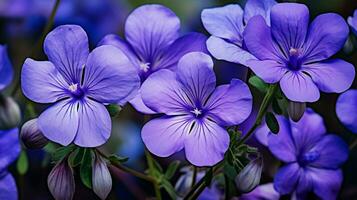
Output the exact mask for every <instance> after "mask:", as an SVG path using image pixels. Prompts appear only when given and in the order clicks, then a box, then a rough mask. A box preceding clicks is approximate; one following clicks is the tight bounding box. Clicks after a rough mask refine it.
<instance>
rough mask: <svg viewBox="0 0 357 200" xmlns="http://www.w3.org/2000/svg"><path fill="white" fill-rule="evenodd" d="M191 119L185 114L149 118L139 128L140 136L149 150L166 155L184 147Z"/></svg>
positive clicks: (162, 155) (159, 154)
mask: <svg viewBox="0 0 357 200" xmlns="http://www.w3.org/2000/svg"><path fill="white" fill-rule="evenodd" d="M192 123H193V121H192V120H191V119H190V118H188V117H187V116H184V115H183V116H174V117H168V116H164V117H160V118H157V119H153V120H150V121H149V122H148V123H146V124H145V125H144V127H143V129H142V130H141V137H142V139H143V141H144V144H145V146H146V147H147V148H148V149H149V151H150V152H151V153H153V154H155V155H157V156H161V157H167V156H170V155H172V154H173V153H175V152H178V151H180V150H181V149H182V148H183V147H184V140H185V138H186V136H187V134H188V133H189V131H190V127H191V126H192Z"/></svg>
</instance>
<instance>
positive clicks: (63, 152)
mask: <svg viewBox="0 0 357 200" xmlns="http://www.w3.org/2000/svg"><path fill="white" fill-rule="evenodd" d="M76 148H77V147H76V146H74V145H69V146H66V147H59V148H57V149H56V150H55V152H54V153H53V154H52V161H54V162H58V161H60V160H62V159H63V158H64V157H66V156H67V155H68V154H69V153H71V152H72V151H74V150H75V149H76Z"/></svg>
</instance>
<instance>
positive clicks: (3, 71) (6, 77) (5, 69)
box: [0, 45, 14, 91]
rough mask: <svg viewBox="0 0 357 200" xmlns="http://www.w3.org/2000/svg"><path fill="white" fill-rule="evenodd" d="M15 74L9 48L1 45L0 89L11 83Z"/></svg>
mask: <svg viewBox="0 0 357 200" xmlns="http://www.w3.org/2000/svg"><path fill="white" fill-rule="evenodd" d="M13 76H14V71H13V69H12V65H11V62H10V59H9V56H8V54H7V48H6V46H3V45H0V91H1V90H3V89H4V88H5V87H7V86H8V85H9V84H10V83H11V81H12V78H13Z"/></svg>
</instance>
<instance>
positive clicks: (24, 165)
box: [16, 151, 29, 175]
mask: <svg viewBox="0 0 357 200" xmlns="http://www.w3.org/2000/svg"><path fill="white" fill-rule="evenodd" d="M16 168H17V171H18V172H19V174H20V175H24V174H26V172H27V171H28V169H29V163H28V158H27V154H26V151H21V153H20V156H19V159H18V160H17V163H16Z"/></svg>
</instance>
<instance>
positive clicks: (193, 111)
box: [190, 108, 202, 117]
mask: <svg viewBox="0 0 357 200" xmlns="http://www.w3.org/2000/svg"><path fill="white" fill-rule="evenodd" d="M190 112H191V113H193V114H195V115H196V117H198V116H199V115H201V114H202V110H199V109H198V108H195V109H193V110H191V111H190Z"/></svg>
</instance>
